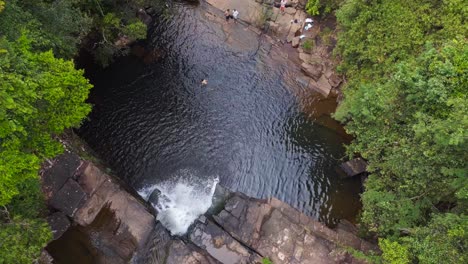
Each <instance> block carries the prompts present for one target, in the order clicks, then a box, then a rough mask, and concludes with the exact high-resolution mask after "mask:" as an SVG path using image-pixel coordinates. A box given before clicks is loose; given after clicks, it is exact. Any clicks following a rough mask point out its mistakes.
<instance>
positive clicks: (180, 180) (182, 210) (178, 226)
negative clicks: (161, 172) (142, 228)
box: [138, 170, 219, 235]
mask: <svg viewBox="0 0 468 264" xmlns="http://www.w3.org/2000/svg"><path fill="white" fill-rule="evenodd" d="M178 174H179V175H178V176H177V177H175V178H174V179H172V180H169V181H164V182H161V183H159V184H156V185H152V186H147V187H145V188H143V189H141V190H140V191H139V192H138V193H139V194H140V195H141V196H142V197H143V198H144V199H145V200H147V201H148V200H149V201H150V203H151V204H152V205H153V207H154V208H155V209H156V210H157V211H158V216H157V218H156V219H157V220H159V221H160V222H161V224H162V225H163V226H164V227H166V228H167V229H168V230H169V231H170V232H171V234H172V235H183V234H185V233H186V232H187V229H188V228H189V227H190V225H191V224H192V223H193V222H194V221H195V220H196V219H197V218H198V217H199V216H200V215H202V214H204V213H205V212H206V211H207V210H208V209H209V208H210V206H211V203H212V198H213V194H214V192H215V189H216V184H217V183H218V182H219V179H218V178H211V179H199V178H197V177H195V176H193V174H192V173H191V172H190V171H187V170H184V171H181V172H180V173H178Z"/></svg>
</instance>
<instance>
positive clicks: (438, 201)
mask: <svg viewBox="0 0 468 264" xmlns="http://www.w3.org/2000/svg"><path fill="white" fill-rule="evenodd" d="M467 15H468V9H467V8H466V5H464V4H463V1H461V0H451V1H431V0H418V1H403V0H401V1H400V0H398V1H395V0H382V1H366V0H348V1H345V3H344V4H343V6H342V7H341V8H340V9H339V10H338V11H337V18H338V20H339V23H340V26H341V28H342V32H341V34H340V35H339V40H338V48H337V51H338V54H339V55H340V56H341V58H342V60H343V62H342V64H341V65H340V70H342V71H343V73H344V74H346V76H347V77H348V80H349V84H348V86H347V88H346V89H345V91H344V94H345V99H344V101H343V102H342V104H341V105H340V107H339V108H338V109H337V112H336V114H335V117H336V118H337V119H338V120H340V121H342V122H343V123H345V124H346V130H347V131H348V132H349V133H350V134H353V135H354V136H355V140H354V141H353V142H352V144H351V145H350V146H349V147H348V153H349V155H350V156H354V155H356V154H357V153H359V154H360V155H361V156H363V157H364V158H366V159H367V160H368V162H369V166H368V170H369V171H370V172H371V175H370V176H369V178H368V180H367V182H366V191H365V192H364V194H363V195H362V202H363V206H364V208H363V209H364V210H363V213H362V219H361V220H362V222H363V223H364V224H365V226H367V228H368V230H369V231H370V232H372V233H375V234H377V235H378V236H379V237H380V238H381V240H380V246H381V249H382V250H383V258H384V260H385V261H386V262H387V263H413V262H415V261H417V262H418V263H465V262H466V261H467V260H468V255H467V247H468V243H467V241H468V217H467V210H468V178H467V171H468V170H467V167H466V160H467V156H468V155H467V153H466V149H468V148H467V147H468V146H467V145H468V144H467V139H468V118H467V116H466V113H467V112H468V111H467V110H468V109H467V108H468V104H467V94H468V45H467V44H468V43H467V42H468V41H467V40H466V33H467V31H468V28H467V26H466V23H465V18H466V17H468V16H467Z"/></svg>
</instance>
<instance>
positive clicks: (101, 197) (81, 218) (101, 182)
mask: <svg viewBox="0 0 468 264" xmlns="http://www.w3.org/2000/svg"><path fill="white" fill-rule="evenodd" d="M86 166H87V167H86V168H84V170H83V173H82V174H81V175H80V176H79V180H80V182H81V183H82V184H83V185H82V186H83V189H85V190H87V191H88V192H90V193H89V194H91V195H90V196H88V199H87V201H86V202H85V203H84V204H83V206H81V207H80V208H79V210H78V211H77V212H76V214H75V216H74V218H73V220H74V221H75V222H77V223H79V224H80V225H82V226H87V225H89V224H90V223H92V222H93V221H94V220H95V217H96V215H97V214H98V213H99V212H100V211H101V210H102V208H104V207H105V206H108V207H109V209H110V210H111V211H113V212H114V214H115V218H116V219H117V221H119V222H120V225H119V228H118V230H116V232H119V230H128V231H129V233H130V234H131V235H132V236H133V237H134V238H135V240H136V241H137V242H138V244H139V245H142V243H144V242H146V239H147V237H148V234H149V232H151V230H152V228H153V225H154V222H155V219H154V216H153V215H152V214H151V213H150V212H148V210H147V209H146V207H145V206H144V205H143V204H141V203H140V202H139V201H138V200H137V199H136V198H135V197H133V196H132V195H131V194H129V193H128V192H127V191H126V190H124V189H123V188H122V187H121V186H120V185H119V184H117V183H115V182H114V181H113V180H112V179H111V177H110V176H109V175H107V174H105V173H103V172H102V171H101V170H99V169H98V168H97V167H95V166H94V165H93V164H91V163H88V164H87V165H86Z"/></svg>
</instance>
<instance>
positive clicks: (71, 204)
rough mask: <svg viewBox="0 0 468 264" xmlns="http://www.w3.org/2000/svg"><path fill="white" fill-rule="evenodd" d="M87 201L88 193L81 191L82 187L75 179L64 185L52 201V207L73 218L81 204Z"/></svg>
mask: <svg viewBox="0 0 468 264" xmlns="http://www.w3.org/2000/svg"><path fill="white" fill-rule="evenodd" d="M85 200H86V193H85V192H84V191H83V189H81V187H80V185H79V184H78V183H77V182H76V181H74V180H73V179H68V181H67V182H66V183H65V184H64V185H63V187H62V188H61V189H60V190H59V191H58V192H57V193H55V194H53V196H52V199H51V200H50V205H51V206H52V207H54V208H55V209H57V210H59V211H62V212H64V213H65V214H66V215H68V216H70V217H73V215H74V214H75V212H76V210H78V208H80V206H81V203H82V202H84V201H85Z"/></svg>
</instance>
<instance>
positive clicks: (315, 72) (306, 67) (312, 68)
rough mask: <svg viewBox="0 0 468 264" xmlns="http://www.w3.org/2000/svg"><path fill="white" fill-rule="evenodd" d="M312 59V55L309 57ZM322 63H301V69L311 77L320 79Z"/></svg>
mask: <svg viewBox="0 0 468 264" xmlns="http://www.w3.org/2000/svg"><path fill="white" fill-rule="evenodd" d="M309 59H310V57H309ZM322 68H323V67H322V65H321V64H319V63H312V64H309V63H302V64H301V70H302V71H303V72H304V73H305V74H306V75H307V76H309V77H311V78H312V79H314V80H316V81H317V80H319V79H320V77H321V76H322Z"/></svg>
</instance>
